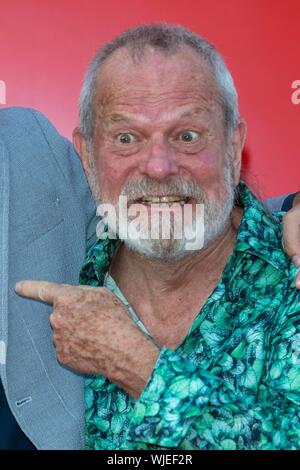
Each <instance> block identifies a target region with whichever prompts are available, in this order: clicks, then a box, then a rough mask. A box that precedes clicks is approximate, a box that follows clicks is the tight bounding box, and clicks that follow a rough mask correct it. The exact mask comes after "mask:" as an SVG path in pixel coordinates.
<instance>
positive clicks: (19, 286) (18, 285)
mask: <svg viewBox="0 0 300 470" xmlns="http://www.w3.org/2000/svg"><path fill="white" fill-rule="evenodd" d="M21 289H22V282H21V281H19V282H17V283H16V284H15V291H16V292H17V293H18V291H20V290H21Z"/></svg>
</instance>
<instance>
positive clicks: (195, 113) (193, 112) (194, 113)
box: [107, 108, 206, 124]
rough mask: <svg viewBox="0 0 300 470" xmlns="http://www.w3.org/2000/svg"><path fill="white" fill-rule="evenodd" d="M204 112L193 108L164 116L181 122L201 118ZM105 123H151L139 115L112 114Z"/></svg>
mask: <svg viewBox="0 0 300 470" xmlns="http://www.w3.org/2000/svg"><path fill="white" fill-rule="evenodd" d="M205 112H206V110H203V109H200V108H194V109H190V110H187V111H183V112H182V113H181V114H178V115H177V113H172V114H170V116H168V114H166V116H168V117H169V118H170V120H178V121H179V120H181V119H184V118H189V117H192V118H195V117H201V116H203V114H204V113H205ZM107 121H108V122H109V123H112V124H115V123H119V122H126V123H128V122H130V121H139V122H141V123H146V124H147V123H148V122H149V123H150V122H151V121H150V120H149V119H148V118H146V117H144V116H141V115H135V114H131V113H128V114H127V113H114V114H111V115H110V116H109V117H108V119H107Z"/></svg>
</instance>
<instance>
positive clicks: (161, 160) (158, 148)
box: [140, 137, 179, 179]
mask: <svg viewBox="0 0 300 470" xmlns="http://www.w3.org/2000/svg"><path fill="white" fill-rule="evenodd" d="M178 170H179V167H178V164H177V163H176V161H175V159H174V151H173V149H172V148H171V146H170V144H169V143H168V141H167V140H166V139H165V138H164V137H160V138H156V139H153V141H152V142H151V143H150V144H149V147H148V149H147V153H146V155H145V158H144V159H143V160H142V161H141V164H140V172H141V173H142V174H144V175H147V176H149V177H150V178H155V179H164V178H166V177H168V176H171V175H176V174H178Z"/></svg>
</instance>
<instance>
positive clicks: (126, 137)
mask: <svg viewBox="0 0 300 470" xmlns="http://www.w3.org/2000/svg"><path fill="white" fill-rule="evenodd" d="M117 142H118V143H119V144H132V143H133V142H135V137H134V135H132V134H131V133H130V132H122V133H121V134H118V135H117Z"/></svg>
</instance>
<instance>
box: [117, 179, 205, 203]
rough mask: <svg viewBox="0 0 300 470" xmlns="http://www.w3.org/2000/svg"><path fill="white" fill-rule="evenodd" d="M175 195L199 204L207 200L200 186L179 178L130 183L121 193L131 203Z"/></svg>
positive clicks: (142, 180) (143, 180)
mask: <svg viewBox="0 0 300 470" xmlns="http://www.w3.org/2000/svg"><path fill="white" fill-rule="evenodd" d="M175 195H180V196H183V197H190V198H194V199H196V201H197V202H199V203H201V202H204V201H205V200H206V194H205V192H204V191H203V189H202V188H201V187H200V186H199V185H198V184H196V183H194V182H193V181H186V180H183V179H179V178H177V179H172V180H170V181H166V180H164V181H163V182H161V181H157V180H155V179H152V178H149V177H146V178H143V179H140V180H134V181H129V182H128V183H127V184H126V185H125V186H124V188H123V189H122V192H121V196H126V197H127V199H128V202H129V203H134V202H136V201H137V200H139V199H141V198H147V197H151V196H175Z"/></svg>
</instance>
